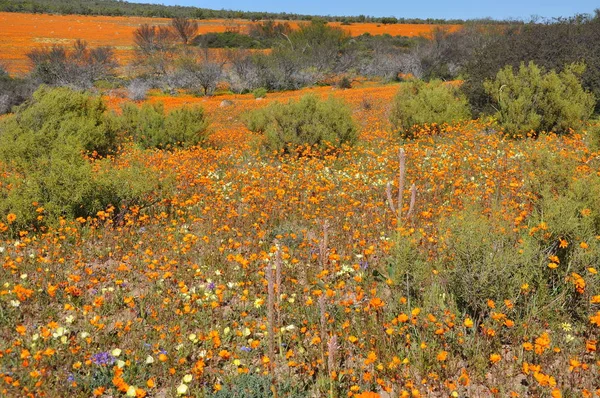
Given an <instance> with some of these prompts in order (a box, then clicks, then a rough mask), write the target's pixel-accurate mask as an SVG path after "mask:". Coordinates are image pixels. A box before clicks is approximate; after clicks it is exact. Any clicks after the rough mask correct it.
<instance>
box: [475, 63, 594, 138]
mask: <svg viewBox="0 0 600 398" xmlns="http://www.w3.org/2000/svg"><path fill="white" fill-rule="evenodd" d="M584 71H585V65H583V64H571V65H569V66H567V67H566V68H565V69H564V70H563V71H562V72H560V73H557V72H556V71H554V70H552V71H550V72H545V71H544V70H543V69H542V68H540V67H538V66H537V65H535V64H534V63H533V62H530V63H529V64H528V65H527V66H526V65H525V64H524V63H522V64H521V66H520V67H519V70H518V71H517V72H516V73H515V71H514V70H513V68H512V67H511V66H507V67H506V68H504V69H502V70H500V71H499V72H498V74H497V75H496V79H495V80H493V81H491V80H488V81H486V82H485V83H484V88H485V90H486V92H487V94H488V95H490V96H491V97H492V99H493V101H494V103H495V105H496V108H497V113H496V118H497V119H498V122H499V123H500V125H501V126H502V128H503V129H504V132H505V133H506V134H508V135H510V136H513V137H519V136H523V135H526V134H528V133H530V132H532V131H533V132H535V133H536V134H537V133H541V132H553V133H557V134H565V133H568V132H569V131H570V129H577V128H579V127H581V125H582V122H584V121H586V120H587V119H588V118H589V117H590V116H591V114H592V112H593V110H594V105H595V100H594V96H593V95H592V94H591V93H588V92H586V91H585V90H584V89H583V87H582V86H581V83H580V76H581V74H582V73H583V72H584Z"/></svg>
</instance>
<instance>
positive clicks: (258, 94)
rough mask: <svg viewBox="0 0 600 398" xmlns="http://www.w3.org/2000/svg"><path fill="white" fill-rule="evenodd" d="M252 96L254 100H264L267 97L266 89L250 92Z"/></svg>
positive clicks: (261, 88)
mask: <svg viewBox="0 0 600 398" xmlns="http://www.w3.org/2000/svg"><path fill="white" fill-rule="evenodd" d="M252 95H254V98H257V99H258V98H265V97H266V96H267V89H266V88H264V87H260V88H257V89H256V90H254V91H252Z"/></svg>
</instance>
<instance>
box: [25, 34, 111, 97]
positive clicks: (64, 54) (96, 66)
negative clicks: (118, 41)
mask: <svg viewBox="0 0 600 398" xmlns="http://www.w3.org/2000/svg"><path fill="white" fill-rule="evenodd" d="M27 56H28V57H29V59H30V61H31V63H32V64H33V72H32V75H33V77H34V78H36V79H38V80H39V81H41V83H44V84H49V85H56V86H74V87H78V88H89V87H91V86H92V85H93V83H94V82H95V81H97V80H101V79H106V78H107V77H110V76H112V75H113V74H114V69H115V68H116V67H117V62H116V60H115V58H114V53H113V50H112V48H110V47H97V48H92V49H90V48H89V47H88V45H87V43H86V42H85V41H83V40H77V41H76V42H75V43H74V44H73V47H72V48H71V49H68V48H67V47H64V46H53V47H51V48H43V49H34V50H33V51H31V52H30V53H28V54H27Z"/></svg>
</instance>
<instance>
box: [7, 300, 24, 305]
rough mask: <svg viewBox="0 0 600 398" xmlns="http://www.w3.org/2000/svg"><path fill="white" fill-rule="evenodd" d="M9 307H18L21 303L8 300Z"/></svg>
mask: <svg viewBox="0 0 600 398" xmlns="http://www.w3.org/2000/svg"><path fill="white" fill-rule="evenodd" d="M10 305H12V306H13V307H18V306H20V305H21V302H20V301H19V300H10Z"/></svg>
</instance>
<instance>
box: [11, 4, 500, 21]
mask: <svg viewBox="0 0 600 398" xmlns="http://www.w3.org/2000/svg"><path fill="white" fill-rule="evenodd" d="M0 11H6V12H28V13H51V14H78V15H108V16H142V17H164V18H173V17H188V18H196V19H215V18H236V19H248V20H262V19H283V20H310V19H313V18H315V17H317V16H314V15H302V14H293V13H285V12H282V13H269V12H248V11H231V10H211V9H207V8H197V7H184V6H165V5H159V4H140V3H129V2H126V1H120V0H0ZM319 18H323V19H326V20H327V21H331V22H333V21H335V22H346V23H356V22H375V23H381V24H393V23H402V24H406V23H409V24H461V23H464V22H465V21H464V20H455V19H452V20H445V19H415V18H396V17H382V18H375V17H370V16H365V15H359V16H354V17H342V16H319ZM486 22H488V23H490V22H497V21H491V20H490V21H487V20H486Z"/></svg>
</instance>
